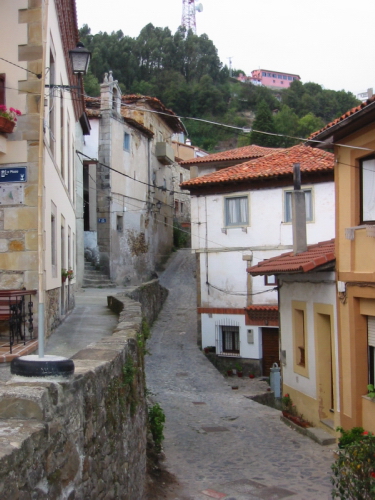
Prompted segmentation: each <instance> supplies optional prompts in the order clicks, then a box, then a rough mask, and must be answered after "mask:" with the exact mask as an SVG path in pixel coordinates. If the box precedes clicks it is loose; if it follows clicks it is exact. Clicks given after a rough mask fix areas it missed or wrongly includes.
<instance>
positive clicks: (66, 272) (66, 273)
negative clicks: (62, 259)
mask: <svg viewBox="0 0 375 500" xmlns="http://www.w3.org/2000/svg"><path fill="white" fill-rule="evenodd" d="M67 277H68V271H67V270H66V269H64V268H62V269H61V282H62V283H65V281H66V278H67Z"/></svg>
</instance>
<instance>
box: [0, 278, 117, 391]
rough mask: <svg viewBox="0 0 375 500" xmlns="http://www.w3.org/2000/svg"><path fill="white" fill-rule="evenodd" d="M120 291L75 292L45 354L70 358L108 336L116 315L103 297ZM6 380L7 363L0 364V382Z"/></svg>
mask: <svg viewBox="0 0 375 500" xmlns="http://www.w3.org/2000/svg"><path fill="white" fill-rule="evenodd" d="M122 290H123V289H121V288H84V289H81V290H79V291H78V292H76V296H75V298H76V307H75V308H74V310H73V311H72V312H71V313H70V315H69V316H68V317H67V318H66V320H65V321H64V322H63V323H62V324H61V325H60V326H58V328H56V330H55V331H54V333H53V334H52V335H51V336H50V337H49V338H48V339H47V342H46V347H45V354H54V355H56V356H65V357H66V358H70V357H71V356H73V354H75V353H76V352H78V351H80V350H81V349H83V348H85V347H86V346H87V345H89V344H91V343H93V342H98V341H99V340H100V339H101V338H103V337H106V336H108V335H112V332H113V330H114V328H115V327H116V325H117V319H118V316H117V314H115V313H113V312H112V311H111V310H110V309H109V308H108V307H107V296H108V295H113V294H116V293H120V292H121V291H122ZM10 377H11V373H10V363H0V381H2V382H6V381H7V380H9V379H10Z"/></svg>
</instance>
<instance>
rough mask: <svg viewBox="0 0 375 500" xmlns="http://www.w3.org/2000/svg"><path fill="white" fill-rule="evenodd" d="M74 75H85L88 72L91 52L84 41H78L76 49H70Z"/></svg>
mask: <svg viewBox="0 0 375 500" xmlns="http://www.w3.org/2000/svg"><path fill="white" fill-rule="evenodd" d="M69 57H70V61H71V63H72V69H73V74H74V75H80V76H81V75H85V74H86V73H87V70H88V67H89V64H90V59H91V52H90V51H89V50H87V49H86V48H85V46H84V45H83V43H82V42H78V43H77V46H76V48H75V49H72V50H69Z"/></svg>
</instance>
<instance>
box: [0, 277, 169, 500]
mask: <svg viewBox="0 0 375 500" xmlns="http://www.w3.org/2000/svg"><path fill="white" fill-rule="evenodd" d="M153 286H154V285H153ZM145 290H146V289H145ZM148 291H149V290H148ZM146 295H148V293H147V294H146ZM146 302H147V301H146V299H145V304H146ZM156 302H157V301H155V303H156ZM109 303H111V304H112V305H114V307H118V308H119V309H121V310H122V311H121V312H120V316H119V324H118V327H117V328H116V330H115V331H114V333H113V335H112V336H110V337H106V338H104V339H102V340H101V341H100V342H98V343H96V344H90V345H89V346H87V348H85V349H83V350H81V351H79V352H78V353H77V354H75V355H74V356H73V359H74V363H75V374H74V376H73V377H72V378H71V379H67V380H57V379H52V378H50V379H38V380H36V379H33V380H31V379H22V380H21V379H17V380H16V379H15V378H13V379H12V380H11V381H10V382H8V383H6V384H4V385H1V386H0V498H1V499H2V500H31V499H38V500H47V499H48V500H53V499H61V500H62V499H64V500H65V499H67V500H80V499H82V500H84V499H88V498H90V499H95V500H101V499H103V500H111V499H126V500H142V499H143V498H144V485H145V475H146V430H147V408H146V402H145V379H144V360H143V352H142V349H141V348H140V347H139V346H140V345H142V343H139V342H138V340H139V336H140V335H141V324H142V313H141V305H140V303H137V302H134V301H133V300H132V299H130V298H129V297H126V296H121V297H120V298H119V297H117V298H112V299H109ZM120 303H121V306H120ZM150 303H154V300H150ZM160 307H161V305H160ZM152 316H153V315H152V314H150V315H149V317H150V318H152ZM153 319H155V318H153Z"/></svg>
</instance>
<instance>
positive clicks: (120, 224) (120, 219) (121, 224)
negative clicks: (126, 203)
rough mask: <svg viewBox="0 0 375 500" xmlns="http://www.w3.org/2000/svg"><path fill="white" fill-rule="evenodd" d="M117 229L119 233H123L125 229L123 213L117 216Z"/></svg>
mask: <svg viewBox="0 0 375 500" xmlns="http://www.w3.org/2000/svg"><path fill="white" fill-rule="evenodd" d="M116 229H117V231H118V232H119V233H122V232H123V230H124V218H123V216H122V215H117V216H116Z"/></svg>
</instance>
